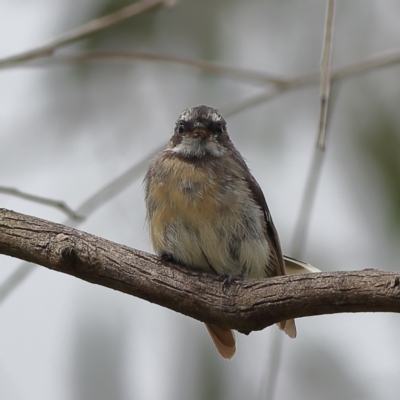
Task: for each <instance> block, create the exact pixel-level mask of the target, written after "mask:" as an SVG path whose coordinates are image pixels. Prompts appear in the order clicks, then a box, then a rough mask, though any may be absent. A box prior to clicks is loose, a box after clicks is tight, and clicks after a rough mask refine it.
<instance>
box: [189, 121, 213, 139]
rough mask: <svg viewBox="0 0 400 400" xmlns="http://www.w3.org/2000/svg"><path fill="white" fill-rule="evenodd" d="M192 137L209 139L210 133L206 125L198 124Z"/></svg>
mask: <svg viewBox="0 0 400 400" xmlns="http://www.w3.org/2000/svg"><path fill="white" fill-rule="evenodd" d="M192 135H193V137H195V138H198V137H200V138H207V137H209V136H210V131H209V130H208V129H207V128H206V127H205V125H204V124H202V123H201V122H197V123H196V124H195V126H194V129H193V133H192Z"/></svg>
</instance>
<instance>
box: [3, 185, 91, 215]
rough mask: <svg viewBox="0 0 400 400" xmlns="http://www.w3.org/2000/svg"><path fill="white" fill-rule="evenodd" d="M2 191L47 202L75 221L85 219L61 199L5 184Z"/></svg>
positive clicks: (40, 202)
mask: <svg viewBox="0 0 400 400" xmlns="http://www.w3.org/2000/svg"><path fill="white" fill-rule="evenodd" d="M0 193H4V194H9V195H11V196H15V197H20V198H21V199H26V200H30V201H34V202H36V203H39V204H45V205H47V206H51V207H55V208H57V209H59V210H60V211H62V212H64V213H65V214H67V215H68V217H69V218H71V219H72V220H74V221H83V220H84V219H85V218H84V217H83V216H82V215H80V214H79V213H77V212H75V211H74V210H72V208H70V207H68V206H67V204H65V203H64V202H63V201H61V200H52V199H49V198H46V197H41V196H36V195H34V194H29V193H25V192H21V191H20V190H18V189H15V188H11V187H4V186H0Z"/></svg>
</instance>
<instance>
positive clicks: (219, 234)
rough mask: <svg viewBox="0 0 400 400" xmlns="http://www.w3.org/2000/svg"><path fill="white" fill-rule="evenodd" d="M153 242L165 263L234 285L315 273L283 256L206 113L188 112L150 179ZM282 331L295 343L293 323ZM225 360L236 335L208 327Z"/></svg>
mask: <svg viewBox="0 0 400 400" xmlns="http://www.w3.org/2000/svg"><path fill="white" fill-rule="evenodd" d="M144 182H145V192H146V207H147V219H148V222H149V225H150V234H151V241H152V244H153V247H154V250H155V252H156V253H157V254H158V255H159V256H166V257H168V258H170V259H172V260H174V261H175V262H177V263H179V264H183V265H185V266H187V267H190V268H195V269H200V270H204V271H206V272H209V273H213V274H218V275H223V276H227V277H232V276H240V277H242V278H244V279H262V278H265V277H272V276H277V275H285V274H286V269H285V263H286V267H288V268H291V269H294V270H296V272H295V273H301V272H315V271H313V267H311V266H310V265H309V264H307V263H303V262H301V261H297V260H294V259H291V258H286V257H285V258H284V257H283V255H282V250H281V246H280V243H279V237H278V234H277V231H276V229H275V226H274V224H273V222H272V218H271V214H270V212H269V210H268V206H267V203H266V201H265V198H264V195H263V192H262V190H261V188H260V186H259V185H258V183H257V181H256V180H255V179H254V177H253V175H252V174H251V173H250V171H249V169H248V167H247V165H246V163H245V161H244V160H243V158H242V156H241V155H240V153H239V152H238V151H237V150H236V148H235V146H234V145H233V143H232V142H231V140H230V138H229V135H228V132H227V128H226V122H225V120H224V119H223V118H222V117H221V115H220V114H219V113H218V111H217V110H215V109H214V108H211V107H207V106H204V105H201V106H198V107H193V108H188V109H187V110H185V111H183V113H182V114H181V116H180V117H179V118H178V120H177V121H176V124H175V129H174V134H173V135H172V137H171V139H170V141H169V143H168V145H167V148H166V149H165V150H164V151H163V152H162V153H161V154H160V155H158V157H157V158H156V159H155V160H154V161H153V163H152V164H151V166H150V168H149V170H148V172H147V174H146V176H145V179H144ZM278 325H279V328H280V329H282V330H283V331H285V333H286V334H287V335H288V336H290V337H291V338H295V337H296V326H295V323H294V320H288V321H282V322H280V323H279V324H278ZM206 326H207V329H208V331H209V333H210V336H211V338H212V340H213V342H214V344H215V345H216V347H217V349H218V351H219V353H220V354H221V355H222V356H223V357H224V358H227V359H230V358H232V357H233V355H234V354H235V351H236V346H235V336H234V334H233V332H232V331H231V330H230V329H225V328H221V327H219V326H217V325H213V324H206Z"/></svg>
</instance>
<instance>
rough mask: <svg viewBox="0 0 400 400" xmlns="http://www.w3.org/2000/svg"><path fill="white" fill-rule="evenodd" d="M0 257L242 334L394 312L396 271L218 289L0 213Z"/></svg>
mask: <svg viewBox="0 0 400 400" xmlns="http://www.w3.org/2000/svg"><path fill="white" fill-rule="evenodd" d="M0 254H5V255H9V256H12V257H17V258H19V259H21V260H26V261H29V262H33V263H36V264H39V265H42V266H44V267H47V268H50V269H53V270H56V271H59V272H64V273H66V274H69V275H73V276H75V277H77V278H81V279H83V280H85V281H88V282H91V283H96V284H98V285H102V286H106V287H109V288H112V289H115V290H118V291H120V292H123V293H127V294H130V295H133V296H136V297H139V298H142V299H145V300H148V301H150V302H152V303H155V304H159V305H161V306H164V307H167V308H169V309H171V310H174V311H177V312H180V313H182V314H184V315H188V316H190V317H192V318H195V319H197V320H200V321H203V322H208V323H213V324H218V325H220V326H223V327H229V328H232V329H237V330H239V331H241V332H245V333H248V332H251V331H254V330H261V329H264V328H265V327H267V326H269V325H272V324H274V323H276V322H279V321H282V320H287V319H291V318H299V317H306V316H312V315H321V314H333V313H343V312H371V311H386V312H400V274H398V273H394V272H388V271H381V270H375V269H369V270H362V271H348V272H329V273H318V274H306V275H292V276H283V277H276V278H269V279H263V280H259V281H247V282H244V281H239V280H238V281H233V282H232V283H229V284H224V283H223V282H222V281H221V279H220V277H217V276H213V275H209V274H206V273H203V272H197V271H193V270H190V269H186V268H184V267H182V266H177V265H175V264H172V263H170V262H167V261H164V260H161V259H160V258H158V257H156V256H153V255H151V254H148V253H145V252H143V251H139V250H134V249H131V248H129V247H126V246H122V245H119V244H116V243H113V242H111V241H108V240H105V239H102V238H100V237H97V236H94V235H91V234H88V233H85V232H82V231H79V230H76V229H72V228H69V227H66V226H64V225H60V224H56V223H53V222H49V221H45V220H42V219H39V218H35V217H31V216H27V215H23V214H19V213H16V212H13V211H9V210H5V209H0Z"/></svg>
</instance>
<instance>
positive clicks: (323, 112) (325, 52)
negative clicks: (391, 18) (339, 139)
mask: <svg viewBox="0 0 400 400" xmlns="http://www.w3.org/2000/svg"><path fill="white" fill-rule="evenodd" d="M334 16H335V0H328V4H327V10H326V22H325V36H324V45H323V49H322V58H321V107H320V115H319V132H318V141H317V146H318V148H319V149H320V150H322V151H323V150H324V149H325V141H326V124H327V118H328V105H329V96H330V91H331V58H332V57H331V56H332V43H333V40H332V36H333V21H334Z"/></svg>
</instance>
